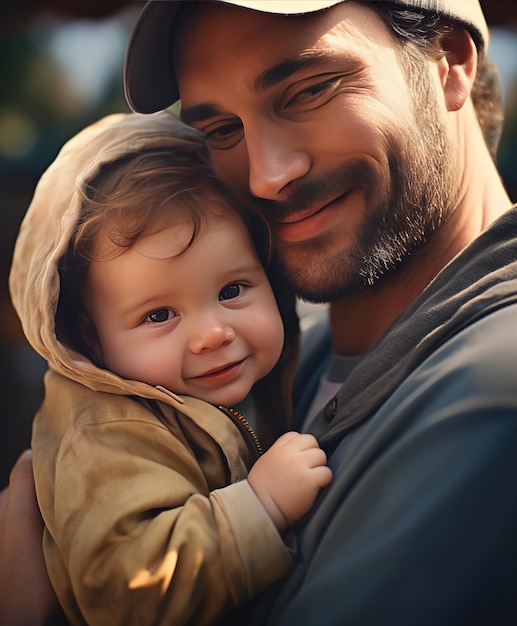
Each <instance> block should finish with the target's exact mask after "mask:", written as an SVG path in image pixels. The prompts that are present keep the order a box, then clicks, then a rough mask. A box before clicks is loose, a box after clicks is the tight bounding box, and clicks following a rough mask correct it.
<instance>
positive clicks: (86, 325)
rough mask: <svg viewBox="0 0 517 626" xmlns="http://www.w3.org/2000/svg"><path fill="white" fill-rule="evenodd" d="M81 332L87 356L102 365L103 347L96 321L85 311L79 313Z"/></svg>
mask: <svg viewBox="0 0 517 626" xmlns="http://www.w3.org/2000/svg"><path fill="white" fill-rule="evenodd" d="M79 332H80V333H81V339H82V342H83V345H84V347H85V348H86V356H88V357H89V358H90V359H91V360H92V361H93V362H94V363H95V364H96V365H102V361H103V360H102V348H101V342H100V341H99V335H98V334H97V329H96V328H95V325H94V323H93V322H92V320H91V319H90V316H89V315H87V314H86V313H85V312H84V311H81V313H80V314H79Z"/></svg>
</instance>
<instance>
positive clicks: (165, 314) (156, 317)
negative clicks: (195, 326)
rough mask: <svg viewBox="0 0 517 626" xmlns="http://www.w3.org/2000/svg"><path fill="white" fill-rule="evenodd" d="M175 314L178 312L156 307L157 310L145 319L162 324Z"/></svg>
mask: <svg viewBox="0 0 517 626" xmlns="http://www.w3.org/2000/svg"><path fill="white" fill-rule="evenodd" d="M175 316H176V313H174V311H171V310H170V309H156V311H153V312H152V313H149V315H148V316H147V317H146V318H145V321H146V322H151V323H154V324H160V323H163V322H167V321H168V320H170V319H172V318H173V317H175Z"/></svg>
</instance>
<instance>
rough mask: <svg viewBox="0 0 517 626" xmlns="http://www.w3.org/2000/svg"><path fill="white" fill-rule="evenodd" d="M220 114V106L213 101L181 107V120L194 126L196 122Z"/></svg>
mask: <svg viewBox="0 0 517 626" xmlns="http://www.w3.org/2000/svg"><path fill="white" fill-rule="evenodd" d="M219 114H220V110H219V108H218V107H217V106H216V105H215V104H212V103H211V102H203V103H202V104H195V105H194V106H192V107H188V108H184V107H182V108H181V113H180V117H181V121H182V122H185V124H188V125H189V126H192V125H193V124H195V123H196V122H203V121H204V120H207V119H209V118H211V117H215V116H216V115H219Z"/></svg>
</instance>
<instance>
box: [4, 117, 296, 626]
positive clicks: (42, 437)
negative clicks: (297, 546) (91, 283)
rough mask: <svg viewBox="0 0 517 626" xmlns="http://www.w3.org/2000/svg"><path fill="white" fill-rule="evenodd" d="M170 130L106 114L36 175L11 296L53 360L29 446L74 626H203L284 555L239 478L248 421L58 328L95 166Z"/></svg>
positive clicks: (277, 571)
mask: <svg viewBox="0 0 517 626" xmlns="http://www.w3.org/2000/svg"><path fill="white" fill-rule="evenodd" d="M173 133H174V134H175V135H176V137H177V136H178V133H180V134H184V136H185V137H195V136H196V135H195V133H194V131H193V130H191V129H187V128H183V127H179V125H178V122H177V121H175V119H174V118H173V117H172V116H171V115H169V114H167V113H161V114H157V115H153V116H140V115H136V114H130V115H126V114H121V115H115V116H110V117H108V118H105V119H103V120H101V121H100V122H98V123H96V124H94V125H92V126H91V127H89V128H87V129H86V130H84V131H82V132H81V133H79V135H77V136H76V137H75V138H73V139H72V140H71V141H70V142H68V144H66V145H65V146H64V147H63V149H62V151H61V152H60V154H59V155H58V157H57V158H56V160H55V162H54V163H53V164H52V165H51V166H50V167H49V169H48V170H47V171H46V172H45V174H44V175H43V177H42V178H41V181H40V183H39V184H38V187H37V189H36V192H35V195H34V199H33V201H32V203H31V206H30V208H29V210H28V213H27V216H26V218H25V220H24V222H23V224H22V227H21V230H20V234H19V238H18V241H17V244H16V249H15V253H14V258H13V265H12V271H11V276H10V288H11V294H12V299H13V303H14V305H15V307H16V310H17V312H18V314H19V316H20V319H21V321H22V324H23V328H24V332H25V334H26V336H27V338H28V340H29V341H30V343H31V345H32V346H33V348H34V349H35V350H36V351H37V352H38V353H39V354H41V355H42V356H43V358H45V359H46V361H47V362H48V365H49V370H48V372H47V374H46V376H45V397H44V400H43V402H42V405H41V407H40V409H39V410H38V412H37V415H36V416H35V420H34V428H33V440H32V447H33V459H34V472H35V480H36V491H37V497H38V501H39V504H40V508H41V512H42V515H43V519H44V522H45V531H44V540H43V545H44V553H45V559H46V563H47V566H48V570H49V574H50V578H51V581H52V584H53V586H54V588H55V590H56V593H57V595H58V598H59V600H60V602H61V604H62V606H63V608H64V610H65V612H66V615H67V617H68V619H69V620H70V622H71V623H73V624H93V625H101V624H106V625H109V626H115V625H116V624H124V625H125V626H127V625H130V624H145V625H147V624H175V625H176V626H178V625H180V624H195V625H196V626H201V625H202V624H208V623H212V622H214V621H215V620H216V619H218V618H219V617H220V616H221V615H223V614H224V613H225V612H226V611H228V610H229V609H231V608H233V607H236V606H241V605H242V604H244V603H245V602H246V601H247V600H248V599H249V598H251V597H253V596H254V595H256V594H257V593H259V592H260V591H262V590H263V589H264V588H265V587H266V586H268V585H269V584H270V583H271V582H273V581H275V580H278V579H279V578H280V577H282V576H284V575H286V574H287V572H288V571H289V570H290V568H291V564H292V558H291V555H290V552H289V550H288V548H287V547H286V546H285V544H284V542H283V540H282V538H281V537H280V536H279V534H278V532H277V530H276V528H275V526H274V525H273V523H272V522H271V520H270V518H269V517H268V515H267V514H266V512H265V510H264V509H263V507H262V505H261V504H260V502H259V500H258V499H257V497H256V496H255V494H254V492H253V491H252V489H251V488H250V486H249V484H248V482H247V481H246V476H247V472H248V470H249V468H250V467H251V466H252V464H253V463H254V461H255V460H256V459H257V457H258V455H259V453H260V452H259V448H258V445H257V441H256V438H255V436H254V434H253V433H252V432H251V429H250V427H249V426H248V425H247V423H246V422H245V420H243V419H241V418H240V416H238V415H235V414H232V413H231V412H230V411H222V410H219V409H217V408H215V407H213V406H211V405H209V404H207V403H205V402H202V401H200V400H196V399H194V398H188V397H183V398H182V397H178V396H176V395H175V394H174V393H171V392H170V391H168V390H166V389H163V388H154V387H152V386H150V385H147V384H145V383H141V382H138V381H131V380H126V379H122V378H121V377H119V376H117V375H115V374H113V373H112V372H109V371H106V370H104V369H102V368H100V367H97V366H96V365H95V364H94V363H92V362H91V361H90V360H88V359H87V358H86V357H85V356H83V355H82V354H80V353H79V352H77V351H75V350H73V349H71V348H70V347H69V346H67V345H66V344H65V343H64V342H63V341H62V340H61V339H60V334H59V332H56V323H55V317H56V309H57V302H58V299H59V274H58V264H59V260H60V258H61V257H62V256H63V254H64V252H65V251H66V249H67V247H68V244H69V240H70V236H71V233H72V231H73V229H74V227H75V224H76V222H77V219H78V216H79V211H80V206H81V199H80V194H79V193H78V190H80V189H82V188H84V186H85V185H86V184H87V183H88V181H90V180H91V179H92V178H93V177H94V176H95V175H96V174H97V173H98V171H99V168H100V166H101V165H102V164H103V163H106V162H110V161H111V160H113V159H115V158H118V157H120V156H123V155H124V154H127V153H129V152H133V151H137V150H142V149H145V148H146V147H150V146H153V147H154V146H157V145H159V146H164V147H167V146H169V145H171V146H172V145H176V144H177V139H175V140H174V142H173V144H172V143H171V141H172V140H171V137H172V134H173ZM58 331H59V329H58Z"/></svg>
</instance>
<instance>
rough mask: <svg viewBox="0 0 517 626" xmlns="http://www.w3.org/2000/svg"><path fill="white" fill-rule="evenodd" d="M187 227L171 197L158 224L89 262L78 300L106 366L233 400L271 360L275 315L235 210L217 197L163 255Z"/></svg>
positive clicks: (275, 354)
mask: <svg viewBox="0 0 517 626" xmlns="http://www.w3.org/2000/svg"><path fill="white" fill-rule="evenodd" d="M155 226H156V225H155ZM191 234H192V224H191V223H190V221H187V219H186V218H182V217H179V216H178V212H177V211H174V207H172V210H171V212H170V216H167V217H166V218H161V219H160V224H159V230H156V231H155V232H152V229H148V231H147V233H146V234H144V235H143V236H142V237H141V238H140V239H139V240H138V241H137V243H136V244H135V246H133V247H132V248H130V249H128V250H127V251H125V252H124V253H123V254H119V255H118V256H115V257H113V258H109V259H108V260H102V261H94V262H92V263H91V265H90V269H89V275H88V281H87V285H86V289H85V301H86V302H87V308H88V313H89V315H90V317H91V319H92V322H93V324H94V325H95V327H96V330H97V334H98V338H99V343H100V346H99V348H100V358H101V361H102V362H103V364H104V366H105V367H106V368H107V369H110V370H112V371H113V372H115V373H117V374H119V375H120V376H123V377H124V378H129V379H134V380H139V381H143V382H146V383H149V384H150V385H153V386H156V385H162V386H164V387H167V388H168V389H170V390H171V391H173V392H175V393H178V394H184V395H190V396H195V397H198V398H201V399H203V400H206V401H207V402H210V403H212V404H216V405H217V404H222V405H233V404H236V403H237V402H240V401H241V400H242V399H243V398H244V397H245V396H246V395H247V394H248V392H249V391H250V389H251V387H252V385H253V384H254V383H255V382H256V381H257V380H259V379H260V378H262V377H263V376H265V375H266V374H267V373H268V372H269V371H270V370H271V369H272V367H273V366H274V365H275V363H276V362H277V360H278V358H279V356H280V353H281V350H282V346H283V339H284V331H283V324H282V320H281V317H280V314H279V312H278V309H277V305H276V301H275V297H274V295H273V292H272V290H271V287H270V284H269V282H268V279H267V277H266V274H265V272H264V269H263V267H262V265H261V263H260V261H259V259H258V257H257V254H256V252H255V249H254V247H253V244H252V242H251V239H250V237H249V234H248V231H247V229H246V227H245V226H244V224H243V223H242V221H241V219H240V218H239V216H238V215H237V214H236V212H235V211H233V210H231V209H229V208H225V207H222V206H221V205H220V204H219V203H218V205H217V208H216V209H214V211H211V210H207V218H206V220H204V221H203V223H202V226H201V230H200V232H199V233H198V235H197V237H196V239H195V240H194V243H193V244H192V246H191V247H190V248H189V249H188V250H187V251H186V252H184V253H183V254H181V255H179V256H173V255H176V254H177V253H178V252H179V251H180V250H181V249H182V248H183V247H184V246H185V244H186V243H187V242H188V241H189V239H190V237H191Z"/></svg>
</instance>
